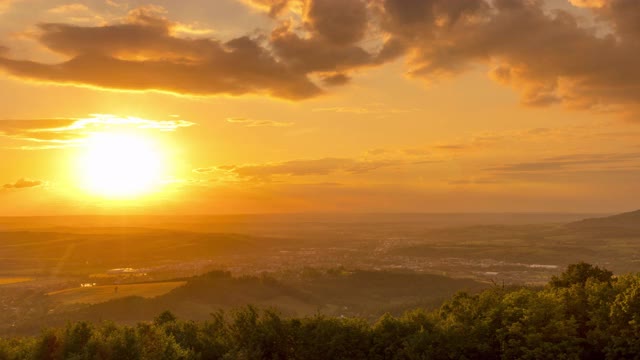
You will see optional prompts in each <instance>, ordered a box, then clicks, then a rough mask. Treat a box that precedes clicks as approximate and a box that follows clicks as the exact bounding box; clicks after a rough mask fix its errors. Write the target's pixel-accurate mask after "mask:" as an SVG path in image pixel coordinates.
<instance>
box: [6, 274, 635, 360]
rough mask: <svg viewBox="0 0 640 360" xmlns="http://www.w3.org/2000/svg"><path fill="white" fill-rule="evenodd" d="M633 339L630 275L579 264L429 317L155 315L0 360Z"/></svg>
mask: <svg viewBox="0 0 640 360" xmlns="http://www.w3.org/2000/svg"><path fill="white" fill-rule="evenodd" d="M639 334H640V275H634V274H631V275H625V276H620V277H613V276H612V274H611V273H610V272H609V271H607V270H604V269H600V268H598V267H593V266H591V265H589V264H584V263H581V264H576V265H572V266H569V268H568V269H567V271H566V272H565V273H563V274H562V275H560V276H559V277H555V278H553V279H552V281H551V282H550V283H549V285H548V286H546V287H544V288H537V289H534V288H527V287H523V288H508V289H505V288H503V287H494V288H492V289H489V290H486V291H483V292H481V293H479V294H469V293H458V294H457V295H455V296H453V297H452V298H451V299H450V300H449V301H447V302H446V303H445V304H443V305H442V306H441V307H440V308H439V309H437V310H435V311H425V310H422V309H417V310H414V311H410V312H407V313H405V314H404V315H403V316H401V317H394V316H391V315H384V316H382V317H381V318H380V319H378V320H377V321H376V322H374V323H369V322H367V321H366V320H364V319H358V318H335V317H327V316H323V315H316V316H312V317H305V318H287V317H284V316H282V315H280V314H279V313H277V312H276V311H274V310H259V309H257V308H255V307H251V306H249V307H246V308H243V309H238V310H236V311H233V312H231V313H223V312H221V311H220V312H216V313H214V314H212V316H211V318H210V319H209V320H208V321H205V322H193V321H183V320H180V319H177V318H176V316H175V315H173V314H172V313H170V312H163V313H161V314H160V315H159V316H157V317H156V318H155V320H154V321H153V322H151V323H139V324H137V325H135V326H120V325H116V324H113V323H103V324H100V325H95V324H92V323H86V322H79V323H70V324H68V325H67V326H66V327H64V328H59V329H49V330H45V331H43V332H42V334H41V335H40V336H38V337H36V338H14V339H0V360H22V359H25V360H26V359H51V360H58V359H77V360H80V359H83V360H84V359H100V360H108V359H125V360H126V359H132V360H133V359H136V360H137V359H166V360H169V359H184V360H191V359H193V360H196V359H222V360H225V359H240V360H242V359H246V360H253V359H266V360H283V359H305V360H314V359H318V360H320V359H350V360H358V359H372V360H418V359H634V358H635V359H638V358H640V355H638V354H640V336H639Z"/></svg>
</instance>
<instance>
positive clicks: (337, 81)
mask: <svg viewBox="0 0 640 360" xmlns="http://www.w3.org/2000/svg"><path fill="white" fill-rule="evenodd" d="M349 80H351V78H350V77H349V76H348V75H345V74H331V75H326V76H323V77H322V82H323V83H324V84H325V85H327V86H340V85H344V84H346V83H348V82H349Z"/></svg>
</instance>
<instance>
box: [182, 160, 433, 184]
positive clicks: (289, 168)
mask: <svg viewBox="0 0 640 360" xmlns="http://www.w3.org/2000/svg"><path fill="white" fill-rule="evenodd" d="M418 163H420V164H422V163H425V161H420V162H415V161H407V160H404V159H375V160H366V159H365V160H360V159H349V158H322V159H310V160H291V161H285V162H280V163H266V164H246V165H228V166H214V167H207V168H199V169H195V170H194V172H196V173H199V174H210V173H215V174H217V175H218V174H221V175H223V177H227V178H232V179H239V180H253V181H270V180H271V179H272V178H273V177H275V176H326V175H330V174H333V173H347V174H351V175H357V174H364V173H368V172H371V171H375V170H378V169H382V168H389V167H396V166H403V165H411V164H418Z"/></svg>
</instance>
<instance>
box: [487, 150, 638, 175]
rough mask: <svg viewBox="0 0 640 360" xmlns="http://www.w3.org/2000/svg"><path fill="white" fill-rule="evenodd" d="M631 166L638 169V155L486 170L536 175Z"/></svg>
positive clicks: (550, 160) (566, 159)
mask: <svg viewBox="0 0 640 360" xmlns="http://www.w3.org/2000/svg"><path fill="white" fill-rule="evenodd" d="M629 166H631V167H632V168H633V169H634V170H637V169H636V168H638V167H640V153H637V152H631V153H602V154H597V153H596V154H572V155H564V156H556V157H549V158H545V159H542V160H540V161H533V162H523V163H515V164H506V165H501V166H497V167H492V168H488V169H486V170H489V171H492V172H497V173H536V172H554V171H585V170H603V171H610V170H614V169H618V170H619V169H621V168H625V167H629Z"/></svg>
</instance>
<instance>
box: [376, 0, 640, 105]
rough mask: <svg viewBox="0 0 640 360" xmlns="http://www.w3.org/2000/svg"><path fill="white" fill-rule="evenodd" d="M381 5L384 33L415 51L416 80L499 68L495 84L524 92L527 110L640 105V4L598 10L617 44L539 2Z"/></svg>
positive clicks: (396, 0)
mask: <svg viewBox="0 0 640 360" xmlns="http://www.w3.org/2000/svg"><path fill="white" fill-rule="evenodd" d="M383 4H384V9H385V10H386V12H385V13H384V15H386V17H385V19H386V21H385V23H384V24H385V28H386V29H387V31H389V32H390V33H391V34H393V36H394V37H396V38H398V39H399V40H398V41H399V42H401V43H403V44H405V46H406V47H407V48H409V49H412V51H413V52H412V57H411V58H410V65H411V69H410V74H412V75H413V76H415V77H421V78H425V79H428V80H437V79H439V78H441V77H443V76H451V75H456V74H458V73H460V72H463V71H465V70H467V69H470V68H472V67H473V66H475V65H477V64H486V65H490V66H495V69H494V70H493V72H492V77H493V78H494V79H495V80H497V81H499V82H502V83H504V84H507V85H510V86H512V87H514V88H516V89H517V90H519V91H520V93H521V95H522V102H523V103H525V104H527V105H533V106H546V105H551V104H555V103H562V104H564V105H566V106H568V107H572V108H583V109H585V108H586V109H594V110H602V109H609V108H611V107H615V106H618V107H621V106H633V107H638V106H639V105H640V101H639V100H638V99H640V86H638V83H639V81H640V69H639V68H638V67H637V66H636V65H635V61H634V60H632V59H635V58H637V57H638V56H640V47H639V46H638V41H637V39H638V34H639V33H638V32H637V28H636V24H638V22H637V21H635V19H636V17H637V14H638V13H640V12H639V11H637V9H636V8H637V7H638V6H639V4H640V3H639V2H637V1H625V0H612V1H610V2H608V4H609V5H608V6H607V7H606V8H605V9H598V10H596V11H599V12H600V13H603V14H606V15H602V16H603V17H604V16H607V19H608V21H609V22H610V23H613V24H614V25H615V28H616V35H618V37H615V36H598V35H597V32H596V30H595V29H591V28H585V27H582V26H581V25H580V24H579V22H578V20H577V19H576V18H575V17H574V16H573V15H570V14H569V13H567V12H563V11H555V12H551V13H549V12H547V11H545V9H544V8H543V2H541V1H534V0H495V1H492V2H491V4H492V5H490V2H488V1H483V0H455V1H449V0H446V1H445V0H428V1H426V0H425V1H418V0H409V1H406V0H385V1H383ZM618 8H624V9H625V10H618ZM629 14H634V15H629ZM629 17H632V19H628V18H629ZM625 34H628V35H625Z"/></svg>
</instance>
